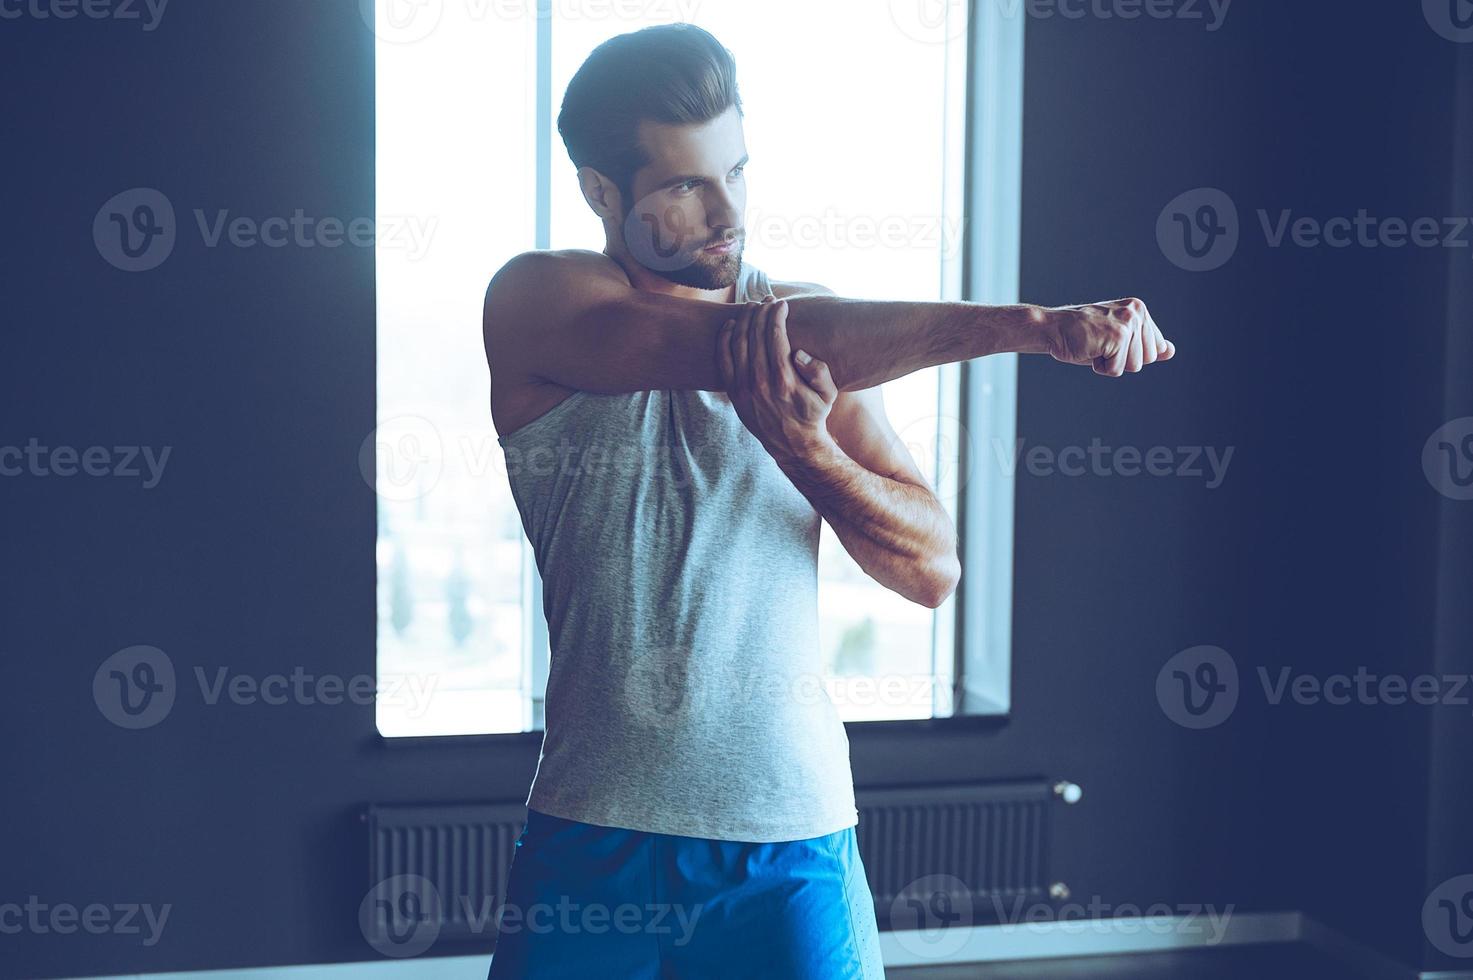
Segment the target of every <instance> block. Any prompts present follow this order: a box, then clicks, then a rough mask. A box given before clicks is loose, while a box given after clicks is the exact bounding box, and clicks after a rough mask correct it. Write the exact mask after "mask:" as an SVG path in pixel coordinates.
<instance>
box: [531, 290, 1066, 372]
mask: <svg viewBox="0 0 1473 980" xmlns="http://www.w3.org/2000/svg"><path fill="white" fill-rule="evenodd" d="M787 303H788V316H787V330H788V337H789V340H790V342H791V345H792V347H793V348H794V349H799V348H801V349H802V350H805V351H807V352H808V353H809V354H811V355H813V356H814V357H816V358H818V359H819V360H821V361H823V362H824V363H826V364H827V365H828V366H829V372H830V374H831V376H832V377H833V379H834V383H835V384H836V385H837V386H838V388H839V390H841V391H856V390H859V389H862V388H873V387H874V386H876V385H879V384H882V383H884V382H886V381H892V380H894V379H896V378H902V377H905V376H906V375H908V374H911V373H912V372H915V371H919V370H920V369H922V368H926V367H931V366H933V365H936V364H948V363H952V362H955V361H965V360H969V359H971V358H974V357H982V356H985V355H988V354H1000V353H1006V352H1009V351H1014V352H1018V353H1026V352H1039V353H1042V352H1044V351H1046V350H1047V349H1048V347H1047V345H1046V343H1045V342H1044V337H1045V336H1046V335H1047V332H1048V330H1049V326H1048V317H1049V315H1050V311H1049V310H1047V309H1045V308H1043V307H1038V306H987V305H985V304H982V303H965V302H930V301H902V300H867V299H851V298H849V297H844V296H826V295H808V296H799V297H794V298H792V299H789V300H788V301H787ZM740 310H741V305H740V304H734V303H711V302H707V301H705V300H692V299H684V298H680V297H672V296H662V295H658V294H654V293H646V292H638V291H631V294H630V295H628V296H626V297H624V298H622V299H619V300H616V301H611V302H608V303H603V304H599V305H597V306H594V307H592V308H590V309H589V310H588V311H587V312H586V313H585V314H584V315H583V316H582V318H581V319H580V322H579V326H578V327H577V328H576V329H575V331H574V336H576V337H580V338H582V339H581V340H580V341H579V343H580V344H581V350H580V351H579V354H578V356H569V355H567V354H561V355H560V356H559V366H558V370H556V371H551V370H547V369H543V370H541V371H539V372H536V373H540V374H542V375H543V376H545V377H547V378H549V379H550V380H553V381H556V382H558V383H559V384H563V385H566V386H568V387H571V388H581V389H586V390H591V391H601V392H619V391H641V390H646V389H665V388H669V389H697V390H701V391H722V390H724V389H725V386H724V385H723V384H722V382H721V378H720V372H719V371H718V370H717V366H716V335H717V333H718V331H720V329H721V326H722V325H723V324H724V323H725V322H726V321H727V320H729V319H732V318H734V317H735V316H737V314H738V313H739V312H740Z"/></svg>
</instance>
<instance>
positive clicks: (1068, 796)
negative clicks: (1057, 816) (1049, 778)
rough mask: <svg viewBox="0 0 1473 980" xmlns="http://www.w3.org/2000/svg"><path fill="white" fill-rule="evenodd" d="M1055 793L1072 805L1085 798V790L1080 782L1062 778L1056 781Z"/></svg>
mask: <svg viewBox="0 0 1473 980" xmlns="http://www.w3.org/2000/svg"><path fill="white" fill-rule="evenodd" d="M1054 795H1055V796H1057V797H1058V798H1059V799H1061V800H1063V801H1064V802H1065V803H1067V804H1069V805H1070V806H1073V805H1074V804H1076V803H1078V802H1079V801H1080V800H1082V799H1084V790H1083V789H1082V788H1081V787H1080V786H1079V784H1078V783H1071V782H1068V781H1067V780H1062V779H1061V780H1059V781H1058V782H1057V783H1054Z"/></svg>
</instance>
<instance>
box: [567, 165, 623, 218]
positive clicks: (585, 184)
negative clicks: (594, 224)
mask: <svg viewBox="0 0 1473 980" xmlns="http://www.w3.org/2000/svg"><path fill="white" fill-rule="evenodd" d="M578 187H579V189H581V190H582V191H583V200H585V201H587V202H588V206H589V207H591V208H593V213H594V214H596V215H598V216H599V217H600V218H605V219H617V218H618V217H619V214H620V210H619V209H620V207H621V206H622V204H623V202H622V201H621V200H620V199H619V188H618V187H616V186H614V182H613V181H612V180H609V178H607V177H605V176H604V175H603V174H601V173H599V172H598V171H597V170H594V169H593V168H592V167H579V168H578Z"/></svg>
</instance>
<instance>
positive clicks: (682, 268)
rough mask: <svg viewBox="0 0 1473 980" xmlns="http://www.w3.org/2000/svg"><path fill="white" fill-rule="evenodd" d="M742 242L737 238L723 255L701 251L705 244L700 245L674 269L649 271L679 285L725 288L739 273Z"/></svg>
mask: <svg viewBox="0 0 1473 980" xmlns="http://www.w3.org/2000/svg"><path fill="white" fill-rule="evenodd" d="M744 244H745V243H744V242H743V241H742V240H741V239H737V243H736V247H734V248H733V249H732V250H731V251H730V252H727V253H726V254H724V255H715V254H712V253H710V252H706V251H703V250H702V249H703V248H705V246H702V248H701V249H696V251H695V252H694V253H692V254H691V255H689V256H688V257H687V261H685V262H682V263H680V264H679V265H678V266H677V267H676V268H674V269H668V268H666V269H651V270H650V271H651V272H653V273H655V275H657V276H661V277H662V278H665V279H668V280H670V281H671V282H673V283H677V284H679V285H681V286H691V287H693V288H695V289H725V288H726V287H727V286H730V285H732V284H733V283H735V282H736V281H737V276H738V275H739V274H740V273H741V269H742V246H743V245H744ZM662 264H667V263H662Z"/></svg>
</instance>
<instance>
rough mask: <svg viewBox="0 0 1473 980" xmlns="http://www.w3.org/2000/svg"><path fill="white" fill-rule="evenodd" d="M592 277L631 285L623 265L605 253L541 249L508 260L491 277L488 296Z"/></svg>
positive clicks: (518, 254)
mask: <svg viewBox="0 0 1473 980" xmlns="http://www.w3.org/2000/svg"><path fill="white" fill-rule="evenodd" d="M588 276H593V277H597V278H606V279H607V278H612V279H617V280H620V281H623V282H624V283H628V281H629V277H628V276H626V275H625V274H624V270H623V269H621V268H620V267H619V263H617V262H615V261H614V260H613V259H611V258H609V257H608V256H607V255H605V254H604V253H603V252H595V251H593V250H592V249H586V248H560V249H554V248H539V249H529V250H528V251H525V252H519V253H517V254H516V255H514V256H512V257H511V258H510V259H508V260H507V261H506V263H505V264H504V265H502V267H501V268H500V269H498V270H497V271H496V274H495V275H493V276H492V277H491V283H490V285H489V286H487V287H486V292H487V294H488V296H489V295H490V294H491V293H492V292H493V291H494V290H497V289H498V287H503V286H504V287H508V288H511V289H515V288H518V287H522V286H534V287H542V286H548V285H551V284H554V283H566V282H569V281H571V280H576V279H579V278H583V277H588Z"/></svg>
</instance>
